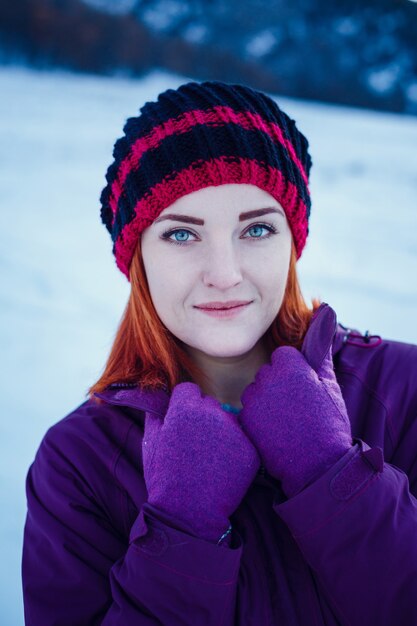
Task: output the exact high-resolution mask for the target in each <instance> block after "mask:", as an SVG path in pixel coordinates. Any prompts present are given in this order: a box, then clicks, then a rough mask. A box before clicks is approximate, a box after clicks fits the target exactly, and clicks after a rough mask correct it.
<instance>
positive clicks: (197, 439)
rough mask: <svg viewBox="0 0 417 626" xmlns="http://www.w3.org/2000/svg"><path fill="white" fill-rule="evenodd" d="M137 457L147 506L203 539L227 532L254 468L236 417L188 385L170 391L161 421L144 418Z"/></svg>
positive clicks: (257, 463)
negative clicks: (140, 445) (141, 458)
mask: <svg viewBox="0 0 417 626" xmlns="http://www.w3.org/2000/svg"><path fill="white" fill-rule="evenodd" d="M142 453H143V470H144V478H145V483H146V487H147V490H148V502H149V504H151V505H152V506H154V507H155V508H156V509H158V510H160V511H162V512H163V513H166V514H168V515H169V516H172V517H174V518H175V520H176V521H177V522H178V526H179V527H180V528H181V529H182V530H185V532H189V533H190V534H193V535H195V536H198V537H201V538H203V539H206V540H208V541H218V540H219V538H220V537H221V535H222V534H223V533H224V532H225V531H226V530H227V529H228V527H229V524H230V522H229V519H228V518H229V516H230V515H231V514H232V513H233V512H234V511H235V510H236V509H237V507H238V505H239V504H240V502H241V500H242V499H243V497H244V495H245V493H246V491H247V490H248V488H249V486H250V484H251V482H252V481H253V479H254V478H255V475H256V472H257V470H258V468H259V466H260V458H259V455H258V453H257V451H256V449H255V447H254V446H253V445H252V443H251V442H250V441H249V440H248V438H247V437H246V435H245V434H244V433H243V432H242V429H241V426H240V425H239V423H238V421H237V419H236V416H235V415H233V414H231V413H228V412H227V411H224V410H223V409H222V408H221V406H220V403H219V402H218V401H217V400H216V399H215V398H213V397H211V396H202V393H201V391H200V388H199V387H198V385H196V384H194V383H189V382H186V383H180V384H178V385H176V387H174V390H173V392H172V395H171V398H170V401H169V406H168V410H167V413H166V415H165V418H164V419H163V420H162V419H161V418H159V417H157V416H155V415H152V414H151V413H147V414H146V420H145V432H144V438H143V444H142Z"/></svg>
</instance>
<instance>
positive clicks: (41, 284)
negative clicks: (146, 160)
mask: <svg viewBox="0 0 417 626" xmlns="http://www.w3.org/2000/svg"><path fill="white" fill-rule="evenodd" d="M187 80H191V79H189V78H187V77H183V76H176V75H172V74H166V73H163V72H154V73H150V74H148V75H147V76H146V77H145V78H143V79H141V80H137V79H127V78H122V77H117V78H114V77H113V78H109V77H93V76H87V75H77V74H72V73H70V72H64V71H39V70H33V69H27V68H24V67H12V66H8V67H0V90H1V93H2V98H1V100H0V112H1V115H0V138H1V141H0V163H1V168H0V206H1V215H2V229H1V233H0V244H1V245H0V276H1V291H0V320H1V330H0V333H1V346H2V359H1V365H2V370H3V371H2V375H1V402H2V406H1V415H2V416H3V419H2V426H1V435H2V437H1V442H2V454H1V463H2V465H1V480H0V489H1V491H0V498H1V502H2V516H1V521H0V536H1V544H2V560H1V563H2V565H1V568H0V594H1V595H0V605H1V606H2V615H1V622H2V623H3V624H13V625H14V626H20V625H22V624H23V608H22V597H21V582H20V559H21V544H22V536H23V525H24V520H25V514H26V496H25V491H24V481H25V476H26V473H27V469H28V467H29V465H30V463H31V462H32V460H33V458H34V455H35V452H36V450H37V448H38V446H39V443H40V441H41V438H42V437H43V435H44V433H45V432H46V430H47V428H48V427H49V426H51V425H52V424H54V423H55V422H57V421H58V420H60V419H61V418H62V417H64V416H65V415H66V414H67V413H69V412H70V411H71V410H73V409H74V408H75V407H76V406H78V405H79V404H80V403H81V402H83V401H84V399H85V393H86V391H87V388H88V386H90V385H91V384H92V383H93V382H95V380H96V379H97V378H98V376H99V374H100V372H101V370H102V368H103V366H104V363H105V360H106V357H107V355H108V352H109V349H110V346H111V343H112V339H113V336H114V333H115V331H116V328H117V324H118V321H119V319H120V317H121V315H122V313H123V310H124V307H125V304H126V300H127V296H128V288H129V284H128V282H127V280H126V279H125V277H124V276H123V275H122V274H121V273H120V272H119V270H117V268H116V265H115V262H114V260H113V256H112V254H111V240H110V235H109V234H108V232H107V230H106V229H105V227H104V226H103V225H102V224H101V222H100V217H99V210H100V209H99V195H100V192H101V189H102V187H103V186H104V185H105V171H106V169H107V166H108V165H109V163H110V162H111V154H112V149H113V144H114V141H115V139H116V138H117V137H119V136H120V135H121V132H122V127H123V124H124V121H125V119H126V118H127V117H129V116H132V115H136V114H137V113H138V111H139V108H140V107H141V106H142V105H143V104H144V102H146V101H147V100H154V99H156V97H157V95H158V93H160V92H161V91H163V90H164V89H166V88H168V87H172V88H175V87H177V86H179V85H180V84H181V83H182V82H186V81H187ZM270 95H272V94H270ZM274 97H276V99H277V102H278V104H280V106H281V107H282V108H283V109H284V110H285V111H286V112H287V113H288V114H289V115H290V116H291V117H293V118H294V119H295V120H296V121H297V125H298V126H299V128H300V130H301V131H302V132H304V133H305V134H306V136H307V137H308V138H309V142H310V150H311V154H312V158H313V167H312V170H311V194H312V198H313V203H312V212H311V220H310V222H311V223H310V237H309V240H308V243H307V246H306V248H305V250H304V252H303V255H302V257H301V259H300V261H299V263H298V267H299V275H300V280H301V285H302V289H303V292H304V295H305V297H306V299H307V300H308V301H309V300H310V298H311V297H312V296H314V295H316V296H319V297H320V298H321V299H322V300H324V301H325V302H328V303H329V304H330V305H331V306H332V307H333V308H334V309H335V311H336V312H337V314H338V319H339V321H340V322H341V323H342V324H344V325H345V326H349V327H351V328H356V329H358V330H360V331H361V332H364V331H365V330H369V331H370V332H371V333H374V334H380V335H382V336H384V337H386V338H391V339H396V340H398V341H407V342H412V343H417V328H416V323H415V320H416V312H417V283H416V276H417V239H416V233H417V210H416V209H417V207H416V194H417V167H416V165H417V160H416V146H417V119H416V118H415V117H411V116H405V115H397V114H391V113H379V112H378V113H376V112H373V111H368V110H359V109H350V108H347V107H338V106H331V105H323V104H317V103H313V102H306V101H301V100H294V99H290V98H286V97H281V96H274Z"/></svg>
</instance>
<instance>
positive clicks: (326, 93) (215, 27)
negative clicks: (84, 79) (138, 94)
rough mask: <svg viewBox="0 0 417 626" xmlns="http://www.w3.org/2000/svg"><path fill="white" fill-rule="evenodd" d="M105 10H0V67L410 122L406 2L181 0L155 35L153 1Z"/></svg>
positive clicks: (52, 2)
mask: <svg viewBox="0 0 417 626" xmlns="http://www.w3.org/2000/svg"><path fill="white" fill-rule="evenodd" d="M112 4H113V5H114V3H110V2H109V3H107V6H106V3H105V2H104V1H103V2H102V10H98V9H97V8H94V6H92V5H90V4H89V3H88V1H87V0H85V2H82V1H81V0H19V2H17V3H12V2H9V1H7V0H3V1H0V53H1V56H2V60H3V62H8V61H9V60H15V59H19V60H22V59H23V60H24V61H25V62H27V63H28V64H30V65H33V66H38V67H39V66H41V67H50V66H58V67H66V68H70V69H73V70H76V71H82V72H94V73H104V74H113V73H120V72H126V73H128V74H130V75H132V76H140V75H142V74H143V73H145V72H147V71H148V70H149V69H152V68H156V67H160V68H164V69H168V70H172V71H175V72H178V73H181V74H185V75H188V76H190V77H195V78H197V79H201V80H203V79H212V78H218V79H220V80H226V81H229V82H231V81H237V82H244V83H247V84H250V85H252V86H254V87H258V88H260V89H265V90H266V91H270V92H277V93H281V94H284V95H288V96H292V97H299V98H307V99H311V100H319V101H324V102H335V103H340V104H346V105H351V106H358V107H367V108H374V109H381V110H390V111H397V112H407V113H410V114H417V93H416V92H417V43H416V42H417V4H415V3H412V2H409V1H408V0H380V1H379V2H378V3H370V4H368V5H367V4H366V3H359V2H353V1H352V0H349V1H348V0H339V2H337V3H335V2H333V1H331V0H320V1H317V0H314V1H313V0H297V1H292V2H286V1H284V0H276V1H275V2H272V3H265V2H264V1H263V0H245V2H242V0H228V1H227V2H226V1H225V0H211V1H210V2H209V1H208V0H206V1H205V2H203V1H202V0H200V1H197V0H182V2H181V6H182V7H183V11H182V13H181V16H180V17H179V18H178V19H172V20H171V22H170V21H169V20H168V21H167V25H166V26H165V27H164V28H163V29H162V30H161V29H159V30H158V27H157V23H156V25H155V27H153V24H152V22H149V20H146V19H143V17H144V16H145V15H146V13H145V12H146V11H149V10H150V9H154V10H155V11H156V10H157V3H156V0H137V2H136V3H133V2H132V3H131V7H130V11H129V12H128V13H125V14H114V13H111V12H110V10H111V8H112ZM106 8H107V9H108V10H106ZM196 23H198V24H199V25H200V26H202V27H203V28H204V32H205V36H204V38H203V39H202V40H201V41H199V42H192V41H190V40H189V38H187V36H186V34H185V33H186V31H187V28H188V27H189V26H190V25H193V24H196ZM265 33H266V35H265ZM265 41H266V42H267V43H266V44H265Z"/></svg>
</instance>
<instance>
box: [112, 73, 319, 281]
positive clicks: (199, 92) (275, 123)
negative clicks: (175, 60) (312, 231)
mask: <svg viewBox="0 0 417 626" xmlns="http://www.w3.org/2000/svg"><path fill="white" fill-rule="evenodd" d="M123 131H124V133H125V134H124V136H123V137H121V138H119V139H118V140H117V141H116V143H115V145H114V149H113V157H114V161H113V163H112V164H111V165H110V166H109V168H108V170H107V173H106V180H107V185H106V187H105V188H104V189H103V190H102V193H101V197H100V201H101V218H102V221H103V223H104V224H105V226H106V228H107V229H108V231H109V233H110V235H111V238H112V241H113V253H114V255H115V257H116V263H117V266H118V267H119V269H120V270H121V271H122V272H123V273H124V274H125V275H126V277H127V278H128V280H129V267H130V262H131V259H132V256H133V253H134V249H135V246H136V244H137V241H138V238H139V236H140V233H141V232H142V231H143V230H144V229H145V228H146V227H147V226H149V225H150V224H152V222H153V221H154V220H155V219H156V218H157V217H158V215H159V214H160V213H161V211H163V209H165V208H167V207H168V206H170V205H171V204H172V203H173V202H175V201H176V200H177V199H178V198H180V197H181V196H183V195H186V194H189V193H191V192H193V191H197V190H198V189H201V188H203V187H208V186H212V185H221V184H228V183H246V184H253V185H256V186H258V187H259V188H261V189H264V190H265V191H267V192H268V193H270V194H271V195H272V196H273V197H274V198H275V199H276V200H277V201H278V202H279V203H280V204H281V206H282V207H283V208H284V210H285V213H286V216H287V219H288V222H289V225H290V228H291V231H292V235H293V239H294V244H295V247H296V250H297V258H299V257H300V256H301V252H302V250H303V248H304V246H305V243H306V239H307V235H308V220H309V216H310V207H311V201H310V193H309V189H308V181H309V173H310V168H311V165H312V160H311V157H310V154H309V152H308V145H309V144H308V141H307V139H306V137H305V136H304V135H303V134H302V133H301V132H300V131H299V130H298V129H297V127H296V125H295V121H294V120H292V119H291V118H290V117H289V116H288V115H287V114H286V113H284V111H282V109H281V108H280V107H279V106H278V105H277V104H276V102H275V101H274V100H272V99H271V98H270V97H268V96H266V95H265V94H263V93H262V92H260V91H257V90H255V89H252V88H250V87H247V86H244V85H240V84H227V83H222V82H220V81H206V82H202V83H197V82H189V83H185V84H183V85H181V86H180V87H178V89H176V90H175V89H168V90H166V91H165V92H163V93H161V94H160V95H159V96H158V98H157V101H156V102H146V103H145V104H144V106H143V107H142V108H141V109H140V115H139V116H137V117H131V118H129V119H127V121H126V123H125V125H124V128H123Z"/></svg>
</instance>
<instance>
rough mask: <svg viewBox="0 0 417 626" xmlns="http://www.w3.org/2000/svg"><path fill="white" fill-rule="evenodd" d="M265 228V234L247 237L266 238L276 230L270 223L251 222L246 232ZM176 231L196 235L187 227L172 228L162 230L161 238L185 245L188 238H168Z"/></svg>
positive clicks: (178, 244)
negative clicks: (266, 232) (180, 239)
mask: <svg viewBox="0 0 417 626" xmlns="http://www.w3.org/2000/svg"><path fill="white" fill-rule="evenodd" d="M262 228H263V229H265V230H267V231H268V234H267V235H264V236H263V237H249V239H255V241H256V240H259V239H260V240H262V241H263V240H264V239H268V237H271V235H275V234H276V233H277V232H278V231H277V229H276V228H275V226H273V225H272V224H252V226H250V227H249V228H248V229H247V232H249V231H251V230H254V229H262ZM178 233H188V234H190V235H193V236H194V237H195V236H196V235H194V233H193V232H191V230H188V228H176V229H174V230H167V231H166V232H164V233H163V234H162V235H161V236H162V239H164V240H165V241H168V243H173V244H175V245H177V246H183V245H186V244H187V243H188V240H186V239H184V240H183V241H178V240H177V241H176V240H174V239H170V237H171V235H178Z"/></svg>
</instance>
